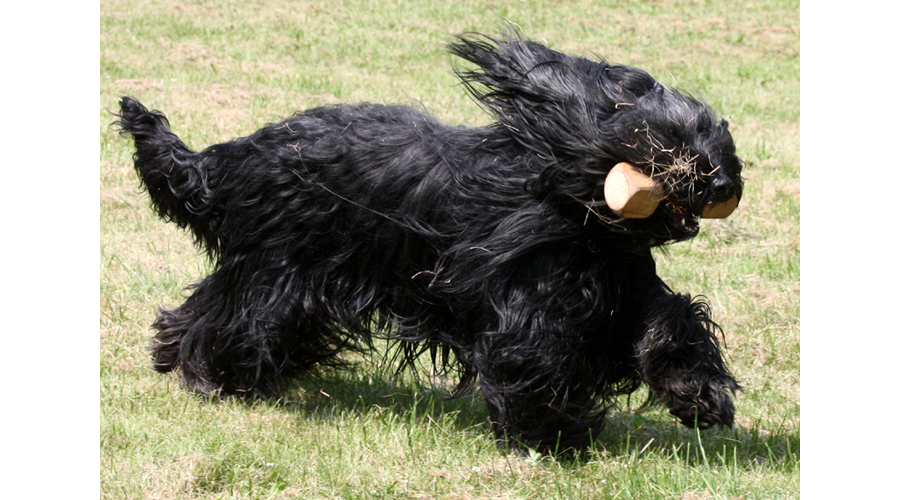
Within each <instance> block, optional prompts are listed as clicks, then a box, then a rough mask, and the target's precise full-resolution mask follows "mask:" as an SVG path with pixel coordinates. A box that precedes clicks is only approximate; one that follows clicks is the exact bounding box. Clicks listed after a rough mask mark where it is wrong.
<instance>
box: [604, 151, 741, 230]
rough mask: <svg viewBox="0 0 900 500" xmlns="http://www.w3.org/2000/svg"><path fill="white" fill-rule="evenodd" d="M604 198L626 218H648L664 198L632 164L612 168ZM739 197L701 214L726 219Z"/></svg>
mask: <svg viewBox="0 0 900 500" xmlns="http://www.w3.org/2000/svg"><path fill="white" fill-rule="evenodd" d="M603 197H604V198H606V204H607V206H609V208H610V210H612V211H613V213H615V214H616V215H618V216H619V217H624V218H626V219H645V218H647V217H650V216H651V215H653V212H655V211H656V207H658V206H659V202H660V201H662V200H663V198H661V197H659V196H657V195H656V194H655V193H654V189H653V179H651V178H650V177H649V176H646V175H644V173H643V172H641V171H640V169H638V168H637V167H635V166H634V165H632V164H630V163H625V162H622V163H619V164H617V165H616V166H614V167H613V168H612V170H610V171H609V174H607V176H606V182H605V183H604V185H603ZM739 201H740V200H738V197H737V196H733V197H731V198H730V199H728V200H726V201H722V202H719V203H713V204H711V205H708V206H706V207H705V208H704V209H703V212H702V213H701V214H700V217H701V218H703V219H724V218H725V217H728V216H729V215H731V214H732V213H733V212H734V210H735V209H736V208H737V206H738V202H739Z"/></svg>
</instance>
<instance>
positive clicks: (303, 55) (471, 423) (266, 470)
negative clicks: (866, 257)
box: [99, 0, 800, 500]
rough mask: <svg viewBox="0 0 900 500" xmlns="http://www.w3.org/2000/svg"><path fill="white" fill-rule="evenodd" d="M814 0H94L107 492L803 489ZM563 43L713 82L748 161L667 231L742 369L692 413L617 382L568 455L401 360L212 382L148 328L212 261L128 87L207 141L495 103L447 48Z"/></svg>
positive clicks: (759, 492)
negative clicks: (139, 145) (141, 133)
mask: <svg viewBox="0 0 900 500" xmlns="http://www.w3.org/2000/svg"><path fill="white" fill-rule="evenodd" d="M798 9H799V2H798V1H796V0H795V1H779V0H754V1H753V2H738V1H727V2H726V1H722V2H712V1H703V0H695V1H686V0H657V1H652V2H651V1H618V0H616V1H613V0H607V1H588V0H573V1H568V2H557V1H549V0H528V1H520V0H513V1H507V0H495V1H492V2H477V1H442V2H431V1H408V2H386V1H381V0H375V1H369V2H361V1H351V0H345V1H331V2H328V1H297V2H285V1H274V0H254V1H237V0H223V1H218V2H214V1H208V0H207V1H204V0H183V1H175V0H101V5H100V13H101V19H100V30H101V32H100V57H101V60H100V102H101V107H102V108H104V109H101V110H100V113H99V127H100V134H99V135H100V141H101V144H100V162H101V163H100V219H101V220H100V222H101V232H100V264H101V270H100V272H101V280H100V312H101V314H100V349H101V354H100V382H101V386H100V407H101V408H100V414H101V420H100V465H101V467H100V484H101V494H102V496H103V497H104V498H128V499H133V498H147V499H163V498H202V499H214V498H215V499H218V498H297V499H310V498H315V499H319V498H322V499H326V498H327V499H331V498H347V499H351V498H359V499H362V498H372V499H384V498H389V499H407V498H415V499H426V498H448V499H530V498H535V499H543V498H621V499H634V498H640V499H644V500H646V499H656V498H660V499H661V498H665V499H707V498H723V499H737V498H741V499H747V500H749V499H757V498H779V499H780V498H799V496H800V327H799V322H800V319H799V318H800V265H799V263H800V180H799V172H800V127H799V120H800V116H799V115H800V109H799V108H800V105H799V101H800V83H799V78H800V76H799V75H800V56H799V39H800V34H799V14H798ZM507 20H508V21H510V22H513V23H515V24H517V25H518V26H520V28H521V30H522V32H523V33H524V34H526V35H527V36H529V37H531V38H535V39H541V40H545V41H546V42H547V43H548V44H549V45H550V46H551V47H552V48H555V49H558V50H562V51H564V52H569V53H573V54H581V55H586V56H592V54H598V55H602V56H603V57H605V58H607V59H609V60H610V61H611V62H614V63H625V64H631V65H636V66H640V67H643V68H644V69H646V70H648V71H649V72H650V73H651V74H653V75H654V76H656V77H657V79H659V80H660V81H662V82H663V83H665V84H666V85H668V86H671V87H676V88H679V89H683V90H686V91H689V92H692V93H696V94H700V95H702V96H703V97H704V98H705V99H706V100H707V101H708V102H710V103H711V104H712V106H713V107H714V108H715V109H716V110H717V111H718V112H719V113H720V114H721V115H722V116H723V117H725V118H726V119H728V121H729V122H730V123H731V125H732V130H733V134H734V138H735V141H736V143H737V145H738V152H739V154H740V155H741V157H742V158H743V159H744V161H745V176H746V188H745V195H744V199H743V201H742V204H741V208H740V209H739V210H738V211H737V212H736V213H735V214H734V215H732V216H731V217H730V218H728V219H724V220H706V221H704V223H703V226H702V229H701V232H700V234H699V236H698V237H697V238H696V239H694V240H693V241H690V242H686V243H680V244H677V245H673V246H671V247H669V248H667V249H666V250H665V251H659V252H657V257H658V259H657V262H658V268H659V273H660V274H661V276H663V277H664V279H665V280H666V281H667V282H668V283H669V285H670V286H672V288H674V289H675V290H677V291H680V292H686V293H692V294H703V295H705V296H707V297H708V298H709V300H710V302H711V303H712V307H713V313H714V315H715V319H716V320H717V321H718V322H719V323H720V324H721V325H722V326H723V328H724V329H725V332H726V345H727V350H726V352H727V355H728V358H729V361H730V363H731V366H732V368H733V371H734V372H735V374H736V376H737V377H738V378H739V379H740V380H741V382H742V383H743V385H744V387H745V390H744V392H743V393H741V394H739V396H738V397H737V400H736V405H737V412H738V417H737V419H736V425H735V427H734V429H714V430H710V431H705V432H702V433H697V432H695V431H692V430H689V429H686V428H683V427H681V426H678V425H677V424H676V423H675V422H674V421H673V419H672V418H671V417H670V416H669V415H668V413H667V412H666V411H665V410H663V409H660V408H657V409H651V410H649V411H645V412H641V413H638V412H635V411H634V409H635V408H636V407H637V406H638V405H639V404H640V402H642V398H641V394H637V395H634V396H633V397H632V399H631V400H630V401H629V400H624V399H623V401H622V406H623V409H622V411H621V412H618V413H616V414H615V415H613V416H612V418H611V419H610V421H609V425H608V426H607V428H606V429H605V430H604V432H603V433H602V434H601V435H600V436H597V437H596V442H595V444H594V446H593V447H592V448H591V449H590V450H589V451H588V452H587V453H585V454H583V455H582V456H580V457H578V458H577V459H575V460H557V459H555V458H554V457H548V456H533V457H531V458H530V459H519V458H512V457H509V456H507V455H505V454H503V453H501V452H499V451H498V450H497V448H496V447H495V445H494V443H493V438H492V436H491V434H490V431H489V428H488V425H487V413H486V410H485V408H484V406H483V404H482V402H481V401H480V400H479V398H478V397H477V396H472V397H464V398H461V399H458V400H452V401H445V400H443V399H441V397H440V396H439V395H438V394H435V393H434V392H433V391H432V389H431V388H430V386H429V385H428V384H427V383H422V382H420V381H417V380H416V379H415V378H414V377H412V376H408V375H404V376H402V377H399V378H398V377H395V376H393V375H392V373H393V371H392V366H391V363H390V362H389V361H386V360H383V359H381V358H379V357H377V356H375V357H374V358H368V359H361V360H358V361H356V362H355V363H354V365H353V366H354V369H352V370H348V371H341V372H332V371H324V372H322V373H319V374H318V375H317V376H316V377H314V378H311V379H308V380H304V381H302V382H300V383H299V384H298V385H297V387H296V388H295V389H294V390H292V391H290V392H289V393H287V394H286V397H285V399H284V401H282V402H280V403H277V404H276V403H244V402H234V401H227V402H220V401H203V400H201V399H199V398H197V397H196V396H192V395H190V394H188V393H186V392H185V391H183V390H182V389H181V388H180V387H179V384H178V381H177V379H176V377H175V376H173V375H160V374H157V373H155V372H154V371H153V370H152V368H151V365H150V363H149V356H148V353H147V350H146V347H147V345H148V339H149V337H150V335H151V331H150V328H149V325H150V324H151V323H152V322H153V320H154V318H155V312H156V309H157V308H158V307H159V306H172V305H175V304H178V303H179V302H180V300H182V297H183V294H184V293H185V292H184V287H185V286H187V285H189V284H190V283H192V282H194V281H196V280H198V279H200V278H201V277H203V276H204V275H205V273H206V272H208V270H209V267H210V263H209V262H208V261H207V260H206V259H205V257H204V256H203V255H202V254H201V253H200V252H199V251H198V250H197V248H195V247H194V246H192V244H191V239H190V237H189V235H187V234H186V233H184V232H182V231H179V230H178V229H177V228H176V227H175V226H174V225H171V224H165V223H163V222H162V221H160V220H158V218H157V217H156V216H155V215H154V214H153V212H152V210H151V209H150V207H149V203H148V199H147V197H146V195H145V194H144V193H142V192H141V191H140V189H139V184H138V180H137V177H136V174H135V173H134V171H133V169H132V166H131V163H130V158H131V154H132V149H131V144H130V143H129V141H128V140H126V139H124V138H121V137H120V136H119V135H118V134H117V133H115V132H114V131H113V130H111V129H110V128H109V123H110V122H111V121H113V119H114V118H113V117H111V116H110V115H109V113H108V111H107V110H115V109H116V108H117V99H118V97H120V96H121V95H132V96H134V97H136V98H138V99H140V100H141V101H142V102H143V103H144V104H146V105H147V106H149V107H151V108H157V109H161V110H164V111H165V112H166V113H167V114H168V116H169V119H170V121H171V123H172V126H173V129H174V130H175V132H176V133H178V134H179V135H180V136H181V137H182V139H184V140H185V142H186V143H187V144H188V145H189V146H192V147H194V148H201V147H205V146H207V145H210V144H212V143H215V142H220V141H224V140H229V139H233V138H235V137H238V136H242V135H246V134H249V133H251V132H253V131H255V130H256V129H257V128H259V127H260V126H261V125H263V124H265V123H268V122H272V121H276V120H278V119H280V118H283V117H286V116H288V115H289V114H291V113H292V112H293V111H295V110H298V109H305V108H308V107H312V106H316V105H321V104H324V103H335V102H340V101H357V102H358V101H372V102H380V103H407V104H409V103H414V104H416V105H418V106H421V107H423V108H425V109H427V110H428V111H429V112H431V113H432V114H433V115H435V116H436V117H438V118H439V119H441V120H443V121H445V122H448V123H454V124H467V125H483V124H486V123H488V117H487V116H486V115H485V114H484V113H483V112H482V111H481V110H480V109H479V108H478V107H477V106H476V105H475V104H474V103H473V102H471V101H470V100H469V99H468V97H466V95H465V93H464V91H463V89H462V88H461V87H460V86H459V85H457V82H456V80H455V77H454V76H453V73H452V65H453V64H456V62H455V61H453V60H452V59H451V57H450V56H449V55H447V54H446V53H445V52H443V50H442V45H443V44H444V43H446V42H447V41H448V40H449V38H450V36H451V35H452V34H455V33H460V32H464V31H481V32H487V33H492V32H493V33H495V32H497V30H498V29H499V28H500V27H501V26H502V25H503V23H504V22H505V21H507Z"/></svg>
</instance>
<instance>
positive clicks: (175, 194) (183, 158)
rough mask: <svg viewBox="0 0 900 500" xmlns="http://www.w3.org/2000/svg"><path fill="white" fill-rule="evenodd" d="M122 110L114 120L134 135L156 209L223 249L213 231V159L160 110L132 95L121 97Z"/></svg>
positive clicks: (199, 238) (212, 249)
mask: <svg viewBox="0 0 900 500" xmlns="http://www.w3.org/2000/svg"><path fill="white" fill-rule="evenodd" d="M119 107H120V110H121V111H120V114H118V115H116V116H118V118H119V119H118V120H117V121H116V122H114V123H113V125H114V126H118V127H119V129H120V130H121V133H122V134H129V135H131V136H132V137H133V138H134V146H135V149H136V151H135V153H134V156H133V159H134V168H135V170H137V172H138V175H140V178H141V182H142V184H143V185H144V187H146V189H147V192H148V193H149V195H150V200H151V201H152V202H153V207H154V208H155V209H156V212H157V213H158V214H159V216H160V217H162V218H163V219H164V220H166V221H171V222H175V223H176V224H178V226H179V227H182V228H185V227H187V228H190V230H191V232H193V233H194V237H195V238H196V240H197V242H198V243H200V244H203V245H204V246H205V247H206V249H207V251H209V252H210V253H213V252H215V251H216V250H217V249H218V238H217V237H216V235H215V234H214V232H213V231H212V229H211V227H212V224H210V222H211V217H212V214H211V213H210V203H209V199H210V196H211V194H212V189H211V186H210V181H209V175H208V174H209V172H208V170H209V168H208V166H207V165H205V164H206V163H208V162H209V160H210V159H209V158H205V157H204V156H203V155H201V154H198V153H195V152H193V151H191V150H190V149H188V147H187V146H186V145H185V144H184V143H183V142H182V141H181V139H179V138H178V136H176V135H175V134H173V133H172V131H171V130H170V129H169V121H168V119H166V116H165V115H164V114H163V113H162V112H160V111H150V110H148V109H147V108H146V107H144V106H143V105H142V104H141V103H139V102H138V101H136V100H135V99H132V98H130V97H122V98H121V99H119Z"/></svg>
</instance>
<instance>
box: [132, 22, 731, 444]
mask: <svg viewBox="0 0 900 500" xmlns="http://www.w3.org/2000/svg"><path fill="white" fill-rule="evenodd" d="M449 51H450V52H451V53H452V54H455V55H457V56H459V57H461V58H462V59H464V60H466V61H468V62H469V63H471V64H473V65H474V68H472V69H468V70H458V71H457V73H458V75H459V76H460V78H461V80H462V82H463V83H464V85H465V87H466V89H467V90H468V91H469V93H470V94H471V95H472V96H473V97H474V98H475V100H476V101H477V102H478V103H480V104H481V106H482V107H483V108H484V109H485V110H486V111H488V112H489V113H490V114H491V115H492V116H493V117H494V118H495V120H496V122H495V123H493V124H492V125H489V126H486V127H482V128H467V127H451V126H447V125H444V124H442V123H440V122H438V121H437V120H435V119H434V118H432V117H431V116H429V115H428V114H425V113H423V112H421V111H419V110H416V109H413V108H410V107H405V106H385V105H376V104H357V105H349V104H341V105H334V106H325V107H320V108H316V109H310V110H308V111H303V112H298V113H297V114H295V115H294V116H292V117H290V118H288V119H286V120H284V121H282V122H280V123H274V124H270V125H267V126H265V127H264V128H262V129H261V130H259V131H257V132H256V133H254V134H253V135H251V136H249V137H245V138H240V139H237V140H234V141H231V142H226V143H223V144H217V145H214V146H210V147H208V148H206V149H204V150H202V151H200V152H194V151H191V150H190V149H188V147H187V146H185V145H184V143H182V141H181V140H179V138H178V137H177V136H176V135H174V134H173V133H172V132H171V131H170V129H169V124H168V121H167V120H166V118H165V116H164V115H163V114H162V113H160V112H157V111H149V110H148V109H147V108H145V107H144V106H143V105H141V104H140V103H138V102H137V101H136V100H134V99H131V98H129V97H123V98H122V99H121V101H120V105H121V112H120V114H119V115H118V117H119V120H118V121H117V122H116V123H117V125H118V126H119V127H120V128H121V130H122V132H123V133H126V134H129V135H130V136H132V137H133V139H134V144H135V147H136V153H135V154H134V166H135V169H136V170H137V172H138V173H139V175H140V178H141V181H142V183H143V186H145V187H146V189H147V191H148V193H149V195H150V199H151V201H152V203H153V206H154V208H155V209H156V211H157V212H158V214H159V215H160V216H161V217H162V218H164V219H166V220H168V221H172V222H174V223H176V224H177V225H178V226H180V227H182V228H187V229H188V230H190V231H191V233H193V236H194V238H195V239H196V242H197V243H198V244H199V245H201V246H202V247H203V248H205V250H206V251H207V252H208V254H209V256H210V257H211V258H212V259H213V260H214V262H215V269H214V270H213V271H212V273H211V274H210V275H209V276H207V277H206V278H205V279H203V280H202V281H200V282H199V283H197V284H195V285H193V286H192V292H191V294H190V296H189V297H188V298H187V300H186V301H185V302H184V303H183V304H182V305H181V306H179V307H177V308H175V309H167V310H161V311H160V313H159V317H158V319H157V320H156V322H155V323H154V325H153V327H154V328H155V329H156V330H157V334H156V336H155V338H154V340H153V343H152V355H153V356H152V357H153V363H154V366H155V367H156V369H157V370H159V371H160V372H168V371H171V370H176V369H178V370H180V372H181V374H182V377H183V381H184V383H185V384H186V385H187V386H188V387H189V388H191V389H193V390H196V391H199V392H202V393H210V392H219V393H221V394H225V395H240V396H247V397H277V396H278V395H279V381H283V379H284V378H285V377H299V376H302V375H303V374H304V373H306V372H308V371H309V370H312V369H314V368H315V367H317V366H319V365H326V364H336V363H338V362H339V356H338V355H339V354H340V353H341V352H342V351H345V350H350V349H354V350H368V349H369V348H370V347H371V340H372V339H373V338H374V336H384V337H389V338H391V339H394V340H396V341H397V342H398V344H399V345H400V348H401V349H402V352H403V353H404V355H405V357H406V359H407V360H409V361H412V360H413V359H415V358H416V357H417V356H419V355H420V354H422V353H426V352H431V353H432V354H433V355H434V354H440V355H438V356H436V358H435V359H436V362H437V364H438V365H439V366H438V368H445V369H451V370H455V372H456V373H457V375H458V376H459V380H460V382H459V384H460V385H459V390H465V389H469V388H471V387H473V386H474V385H475V384H476V381H477V386H478V387H479V388H480V391H481V393H482V394H483V397H484V400H485V402H486V404H487V406H488V409H489V412H490V418H491V423H492V426H493V430H494V432H495V433H496V436H497V438H498V440H500V441H501V442H503V443H507V444H508V445H509V446H510V447H511V448H512V449H514V450H519V451H521V450H524V449H526V448H529V447H532V448H534V447H536V448H542V449H543V448H558V447H562V448H565V447H581V446H584V445H585V444H586V442H587V437H588V435H589V431H597V430H599V429H600V427H601V426H602V423H603V419H604V417H605V415H606V413H607V411H608V410H609V409H610V408H611V407H612V406H613V405H614V398H615V397H616V396H617V395H620V394H626V393H631V392H633V391H634V390H636V389H637V388H638V387H639V386H640V385H641V384H647V386H648V387H649V389H650V391H651V393H652V395H653V396H654V397H655V398H656V399H658V400H659V401H661V402H662V403H664V404H666V405H667V406H668V407H669V408H670V410H671V412H672V413H673V414H674V415H675V416H677V417H678V418H679V419H680V420H681V421H682V422H683V423H684V424H685V425H688V426H694V425H696V426H699V427H701V428H707V427H710V426H712V425H714V424H722V425H731V424H732V422H733V418H734V407H733V404H732V401H731V395H732V393H733V392H734V391H735V390H737V389H738V388H739V386H738V384H737V382H736V381H735V379H734V378H733V376H732V375H731V374H730V373H729V371H728V369H727V368H726V366H725V363H724V361H723V359H722V354H721V352H720V348H719V342H718V340H717V335H718V333H719V327H718V326H717V325H716V324H715V323H714V322H713V321H712V320H711V319H710V316H709V311H708V306H707V304H706V303H705V302H703V301H702V300H700V299H692V298H691V297H689V296H686V295H679V294H676V293H674V292H673V291H672V290H671V289H669V287H668V286H666V284H664V283H663V282H662V281H661V280H660V278H659V277H658V276H657V275H656V271H655V263H654V261H653V257H652V256H651V252H650V249H651V247H653V246H657V245H663V244H667V243H672V242H675V241H679V240H684V239H688V238H691V237H693V236H695V235H696V233H697V230H698V218H699V214H700V213H701V211H702V209H703V207H705V206H707V205H709V204H710V203H716V202H719V201H722V200H727V199H729V198H731V197H733V196H738V197H739V196H740V195H741V192H742V180H741V176H740V172H741V162H740V160H739V159H738V157H737V156H735V146H734V143H733V141H732V138H731V135H730V134H729V132H728V125H727V123H726V122H725V121H723V120H720V119H719V118H717V117H716V116H715V114H714V113H713V111H712V110H711V109H710V108H709V107H708V106H707V105H706V104H705V103H703V102H702V101H700V100H697V99H695V98H692V97H690V96H688V95H685V94H681V93H679V92H676V91H673V90H670V89H667V88H666V87H664V86H663V85H661V84H660V83H658V82H657V81H655V80H654V79H653V78H652V77H651V76H650V75H648V74H647V73H646V72H644V71H642V70H639V69H637V68H633V67H629V66H617V65H610V64H608V63H607V62H605V61H603V60H598V61H594V60H588V59H583V58H578V57H570V56H567V55H564V54H562V53H559V52H556V51H553V50H550V49H548V48H547V47H545V46H544V45H542V44H539V43H536V42H533V41H529V40H527V39H525V38H523V37H522V36H521V35H520V34H519V33H517V32H515V31H512V30H510V31H508V32H507V33H505V34H504V35H503V36H501V37H498V38H489V37H486V36H483V35H477V34H468V35H462V36H459V37H457V38H456V40H455V41H454V42H453V43H451V44H450V45H449ZM623 161H626V162H630V163H632V164H634V165H636V166H638V167H639V168H641V169H642V170H643V171H644V172H645V173H647V174H648V175H651V176H652V177H653V178H654V180H655V181H656V182H657V183H658V184H659V185H661V186H665V190H666V193H665V194H666V196H667V198H666V201H665V202H663V203H661V204H660V207H659V208H658V209H657V211H656V212H655V213H654V214H653V215H651V216H650V217H648V218H646V219H621V218H619V217H617V216H616V215H615V214H614V213H613V212H612V211H610V210H609V209H608V208H607V207H606V205H605V203H604V202H603V182H604V179H605V178H606V174H607V173H608V172H609V170H610V169H611V168H612V167H613V166H614V165H615V164H617V163H619V162H623ZM450 354H452V355H450Z"/></svg>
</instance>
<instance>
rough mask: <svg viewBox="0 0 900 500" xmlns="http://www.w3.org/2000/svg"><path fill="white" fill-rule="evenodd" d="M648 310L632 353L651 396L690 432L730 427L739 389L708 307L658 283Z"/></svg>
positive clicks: (651, 295) (703, 302)
mask: <svg viewBox="0 0 900 500" xmlns="http://www.w3.org/2000/svg"><path fill="white" fill-rule="evenodd" d="M647 304H648V306H647V309H646V316H645V319H644V322H643V325H642V329H643V331H642V335H641V336H640V337H639V339H638V341H637V344H636V346H635V349H636V351H637V357H638V366H639V370H640V372H641V378H642V379H643V381H644V382H645V383H646V384H647V385H648V386H649V388H650V392H651V393H652V394H653V395H654V396H655V397H656V398H657V399H658V400H660V401H662V402H663V403H664V404H665V405H666V406H668V407H669V410H670V412H671V413H672V414H673V415H675V416H676V417H678V419H679V420H680V421H681V423H683V424H684V425H686V426H688V427H694V426H697V427H699V428H700V429H707V428H709V427H712V426H713V425H715V424H719V425H725V426H731V425H732V423H733V422H734V404H733V403H732V400H731V396H732V395H733V393H734V392H735V391H737V390H738V389H740V386H739V385H738V383H737V382H736V381H735V379H734V377H733V376H732V375H731V373H730V372H729V371H728V369H727V367H726V366H725V361H724V360H723V358H722V353H721V351H720V349H719V341H718V339H717V336H716V334H717V333H718V332H720V328H719V326H718V325H717V324H716V323H715V322H713V321H712V319H710V317H709V306H708V304H707V303H706V302H705V301H703V300H702V299H694V300H692V299H691V298H690V297H688V296H686V295H679V294H675V293H673V292H672V291H671V290H670V289H669V288H668V287H667V286H666V285H665V284H663V283H662V282H661V281H660V282H659V286H658V287H656V288H655V289H654V290H653V291H652V292H651V294H650V296H649V299H648V301H647Z"/></svg>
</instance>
